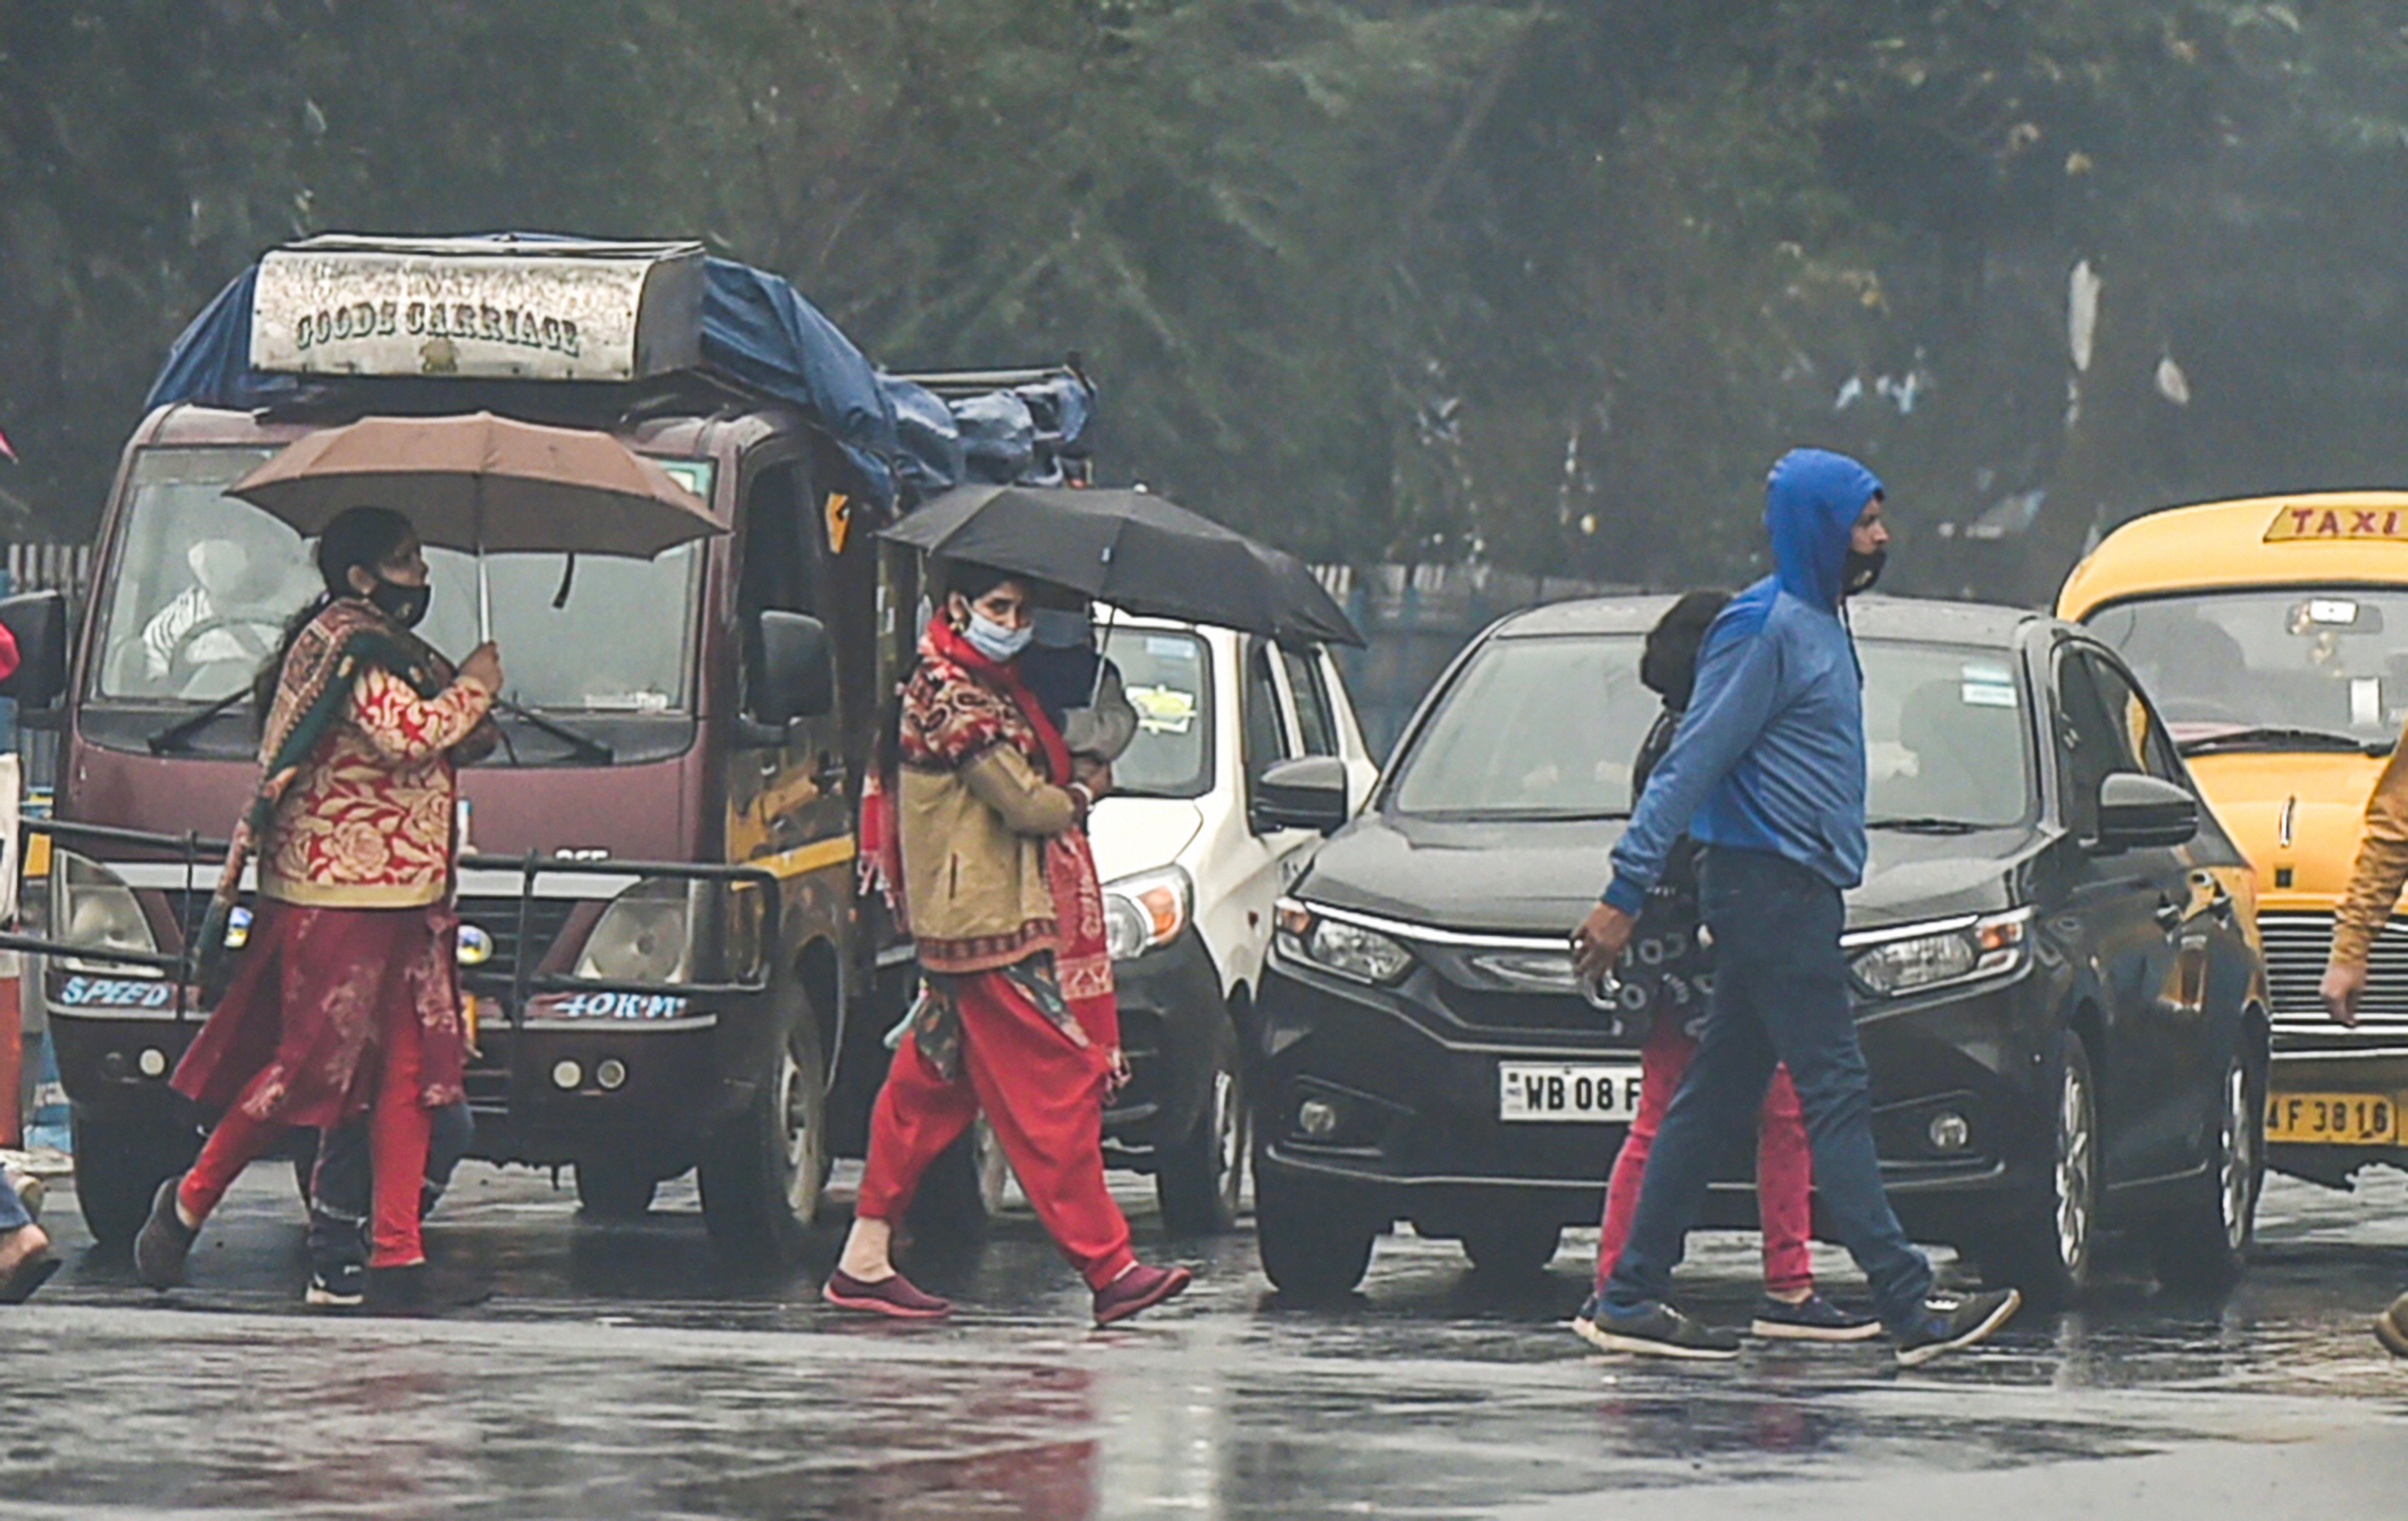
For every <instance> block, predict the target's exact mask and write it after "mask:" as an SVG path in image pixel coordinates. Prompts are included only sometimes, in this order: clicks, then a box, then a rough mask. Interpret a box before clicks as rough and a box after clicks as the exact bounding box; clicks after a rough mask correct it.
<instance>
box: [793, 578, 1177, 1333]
mask: <svg viewBox="0 0 2408 1521" xmlns="http://www.w3.org/2000/svg"><path fill="white" fill-rule="evenodd" d="M949 580H950V587H949V590H948V592H947V595H946V597H945V601H944V605H943V606H942V607H941V608H940V609H939V610H938V612H937V614H936V616H935V617H934V618H933V619H931V620H930V622H929V624H928V629H927V633H926V635H925V637H924V639H922V642H921V646H920V664H919V667H918V668H917V670H915V671H914V672H913V674H912V677H911V681H910V684H909V686H908V687H907V689H906V690H905V693H904V698H903V710H902V715H901V724H900V732H899V734H898V736H897V754H898V757H899V761H900V786H899V789H898V797H897V802H898V805H899V812H900V818H899V829H898V833H899V836H900V843H901V847H902V877H903V886H904V903H903V907H904V911H905V912H906V914H907V915H908V918H909V921H910V927H911V932H912V938H913V940H914V942H915V943H916V945H917V947H918V952H919V957H920V967H921V971H922V977H923V983H924V991H923V993H922V996H921V999H920V1002H919V1004H918V1006H917V1007H916V1008H915V1009H914V1011H913V1013H912V1019H911V1023H910V1033H909V1034H907V1035H906V1036H905V1037H904V1038H903V1041H902V1044H901V1045H900V1047H899V1048H898V1049H897V1050H896V1053H895V1059H894V1062H893V1064H892V1066H891V1067H890V1068H889V1069H888V1072H887V1078H886V1085H885V1087H884V1088H883V1089H882V1090H881V1091H880V1093H879V1096H878V1104H877V1107H876V1109H875V1110H874V1111H873V1112H872V1113H871V1117H870V1134H869V1161H868V1166H867V1171H866V1172H865V1173H864V1175H863V1178H862V1184H861V1194H860V1200H859V1203H858V1204H857V1205H856V1207H855V1210H854V1216H853V1232H852V1234H851V1235H850V1236H849V1237H848V1238H847V1239H846V1241H845V1246H844V1253H843V1256H841V1257H840V1258H839V1261H838V1264H837V1268H836V1270H835V1271H834V1272H832V1273H831V1274H830V1275H829V1277H828V1281H827V1284H826V1285H825V1288H824V1297H825V1299H827V1301H828V1302H829V1303H830V1304H833V1305H836V1306H838V1307H839V1308H841V1309H846V1310H854V1311H860V1312H864V1313H874V1314H882V1315H888V1316H892V1317H895V1318H897V1319H931V1318H934V1317H936V1316H939V1315H943V1314H945V1313H948V1312H950V1311H951V1310H952V1308H953V1307H952V1306H951V1305H950V1304H948V1303H947V1302H946V1301H945V1300H943V1299H938V1298H937V1297H936V1296H934V1295H931V1294H927V1293H925V1292H923V1291H922V1290H920V1289H919V1288H918V1287H916V1286H915V1285H913V1284H911V1283H910V1281H909V1280H908V1279H906V1278H904V1276H903V1275H902V1274H901V1273H899V1272H897V1271H896V1270H895V1266H894V1263H893V1262H892V1260H890V1256H889V1253H890V1250H891V1247H892V1243H893V1240H894V1222H895V1221H896V1220H898V1219H900V1218H901V1217H902V1214H903V1212H904V1211H905V1210H906V1209H907V1208H908V1207H909V1206H910V1201H911V1196H912V1194H913V1192H914V1191H915V1190H916V1189H917V1187H918V1185H919V1183H920V1179H921V1176H922V1175H923V1174H924V1173H925V1171H926V1170H927V1168H928V1166H929V1164H931V1163H932V1162H934V1161H935V1160H936V1159H937V1157H938V1156H939V1155H940V1154H941V1153H942V1152H943V1151H944V1150H945V1148H946V1147H948V1146H950V1145H952V1144H953V1141H955V1140H957V1139H958V1138H959V1137H960V1136H961V1134H962V1133H963V1131H965V1130H966V1129H968V1126H969V1125H970V1123H971V1122H972V1121H973V1120H975V1119H976V1118H977V1117H978V1116H979V1114H980V1113H981V1112H983V1113H984V1114H985V1115H986V1117H987V1119H988V1121H989V1122H990V1123H991V1124H992V1125H993V1126H994V1127H995V1133H996V1140H997V1141H999V1142H1000V1143H1001V1145H1002V1147H1003V1153H1004V1155H1005V1157H1006V1158H1007V1159H1008V1160H1009V1161H1010V1162H1011V1168H1012V1171H1013V1172H1014V1173H1015V1174H1016V1175H1017V1176H1018V1177H1019V1179H1020V1184H1021V1187H1022V1188H1023V1189H1024V1190H1025V1191H1026V1193H1027V1195H1028V1199H1029V1202H1030V1204H1031V1205H1033V1206H1034V1207H1035V1208H1036V1211H1037V1214H1038V1217H1039V1219H1040V1220H1042V1221H1043V1222H1044V1225H1045V1228H1046V1229H1047V1230H1048V1231H1050V1232H1051V1233H1052V1234H1053V1237H1054V1242H1055V1244H1056V1245H1058V1246H1059V1247H1060V1248H1061V1250H1062V1254H1063V1256H1066V1257H1068V1258H1069V1260H1070V1262H1071V1264H1072V1265H1073V1266H1075V1267H1076V1268H1078V1269H1079V1270H1080V1272H1081V1273H1082V1275H1083V1276H1084V1277H1085V1279H1086V1281H1087V1284H1088V1287H1089V1288H1090V1289H1092V1290H1093V1291H1094V1293H1095V1316H1096V1322H1097V1324H1098V1325H1109V1324H1111V1322H1113V1321H1117V1320H1125V1319H1126V1318H1128V1317H1129V1316H1131V1315H1134V1314H1136V1313H1139V1312H1140V1311H1143V1310H1146V1309H1150V1308H1152V1307H1153V1306H1154V1305H1157V1304H1160V1303H1161V1302H1163V1301H1164V1300H1165V1299H1170V1298H1171V1297H1172V1296H1174V1295H1176V1294H1178V1293H1180V1292H1181V1291H1182V1290H1183V1289H1184V1288H1186V1286H1187V1284H1188V1283H1189V1274H1188V1272H1187V1270H1185V1269H1183V1268H1169V1269H1164V1268H1153V1267H1147V1266H1145V1265H1144V1264H1141V1263H1140V1262H1139V1261H1138V1260H1137V1258H1136V1256H1134V1255H1132V1254H1131V1252H1130V1250H1129V1231H1128V1222H1127V1221H1126V1220H1125V1218H1123V1216H1122V1214H1121V1212H1120V1207H1119V1206H1118V1205H1116V1204H1115V1203H1113V1202H1112V1197H1111V1192H1110V1190H1108V1189H1107V1188H1106V1187H1105V1184H1104V1163H1103V1108H1104V1100H1105V1098H1106V1096H1107V1095H1108V1094H1109V1093H1110V1092H1111V1090H1112V1089H1113V1087H1114V1086H1116V1085H1117V1083H1120V1082H1121V1081H1123V1080H1125V1076H1126V1066H1125V1061H1124V1059H1123V1057H1122V1055H1121V1052H1120V1033H1119V1017H1118V1013H1117V1010H1116V1007H1115V1005H1114V1003H1113V999H1112V974H1111V954H1110V953H1109V952H1108V951H1107V950H1106V949H1105V944H1104V914H1103V894H1102V891H1101V889H1100V887H1099V885H1098V883H1097V877H1096V867H1095V860H1094V857H1093V856H1092V855H1091V854H1089V853H1088V850H1087V842H1086V835H1085V823H1086V817H1087V813H1088V811H1089V810H1090V809H1091V808H1092V807H1093V806H1094V804H1095V802H1096V800H1097V797H1098V796H1101V795H1102V794H1103V793H1104V792H1106V791H1108V790H1109V789H1110V786H1111V776H1110V770H1109V768H1098V767H1097V766H1095V765H1094V764H1092V763H1082V764H1080V765H1079V766H1078V767H1077V768H1076V769H1075V770H1074V767H1073V762H1072V759H1071V755H1070V753H1069V751H1068V747H1067V746H1066V745H1065V744H1064V743H1063V740H1062V736H1061V734H1060V732H1059V731H1058V730H1057V729H1056V727H1055V726H1054V723H1053V721H1052V720H1051V719H1050V718H1048V717H1047V715H1046V712H1045V709H1044V707H1043V705H1042V704H1041V703H1040V702H1039V700H1038V698H1037V696H1035V695H1034V694H1032V693H1031V692H1030V691H1029V689H1028V687H1027V685H1026V683H1025V682H1023V681H1022V679H1021V676H1020V672H1019V670H1018V668H1017V661H1018V657H1019V655H1020V653H1021V652H1022V651H1023V650H1025V648H1026V647H1027V646H1028V643H1029V641H1030V639H1031V638H1032V636H1033V634H1034V628H1033V624H1032V620H1031V616H1030V606H1029V603H1030V596H1029V593H1030V585H1029V583H1028V581H1025V580H1024V579H1021V578H1017V577H1014V576H1011V575H1008V574H1007V573H1005V572H1003V571H1000V570H995V569H990V568H987V567H981V566H975V565H968V564H961V563H958V562H957V563H955V564H954V565H953V567H952V568H951V574H950V577H949Z"/></svg>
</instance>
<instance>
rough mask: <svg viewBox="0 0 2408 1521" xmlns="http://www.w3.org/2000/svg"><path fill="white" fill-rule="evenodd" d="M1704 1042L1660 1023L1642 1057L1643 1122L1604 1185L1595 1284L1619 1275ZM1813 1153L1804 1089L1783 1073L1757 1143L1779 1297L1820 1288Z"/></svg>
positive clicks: (1770, 1270) (1760, 1194) (1634, 1124)
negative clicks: (1650, 1167) (1642, 1197)
mask: <svg viewBox="0 0 2408 1521" xmlns="http://www.w3.org/2000/svg"><path fill="white" fill-rule="evenodd" d="M1697 1054H1698V1042H1697V1041H1695V1040H1691V1039H1689V1037H1687V1036H1685V1035H1684V1034H1682V1033H1681V1030H1680V1027H1679V1026H1676V1025H1672V1024H1670V1023H1665V1024H1659V1025H1657V1026H1656V1029H1655V1033H1653V1034H1651V1035H1650V1036H1649V1037H1648V1038H1647V1044H1646V1047H1645V1048H1644V1049H1643V1050H1641V1052H1640V1054H1639V1117H1638V1118H1637V1119H1635V1120H1633V1121H1631V1123H1630V1134H1629V1136H1628V1137H1627V1138H1626V1139H1625V1140H1624V1141H1623V1142H1622V1151H1621V1153H1620V1154H1619V1155H1616V1156H1615V1157H1614V1159H1613V1178H1612V1179H1611V1180H1610V1181H1609V1182H1608V1183H1607V1184H1606V1187H1605V1220H1604V1223H1603V1229H1602V1234H1600V1235H1599V1237H1598V1243H1597V1281H1598V1283H1599V1284H1603V1283H1604V1282H1605V1281H1606V1280H1607V1279H1608V1278H1610V1277H1612V1276H1613V1263H1614V1259H1615V1258H1616V1257H1619V1256H1622V1243H1623V1242H1624V1241H1626V1240H1627V1239H1628V1238H1629V1235H1630V1217H1631V1216H1632V1215H1633V1214H1635V1213H1637V1212H1638V1210H1639V1182H1640V1180H1641V1178H1642V1177H1644V1176H1645V1175H1646V1172H1647V1153H1648V1151H1649V1150H1650V1149H1651V1148H1652V1147H1653V1146H1654V1145H1655V1143H1656V1130H1657V1129H1658V1128H1659V1127H1660V1126H1662V1125H1663V1123H1664V1112H1665V1111H1666V1110H1667V1109H1669V1108H1670V1107H1671V1103H1672V1095H1673V1093H1674V1092H1676V1091H1677V1090H1678V1089H1679V1088H1680V1086H1681V1074H1682V1073H1684V1072H1685V1071H1687V1070H1688V1069H1689V1058H1691V1057H1692V1056H1695V1055H1697ZM1813 1186H1814V1154H1813V1152H1812V1151H1811V1150H1809V1149H1808V1147H1807V1144H1806V1120H1805V1115H1804V1112H1803V1111H1801V1110H1800V1109H1799V1104H1798V1089H1797V1088H1796V1087H1795V1086H1794V1085H1793V1084H1792V1083H1790V1081H1789V1069H1788V1068H1786V1067H1783V1068H1777V1069H1774V1071H1773V1074H1772V1083H1771V1085H1770V1087H1768V1088H1767V1089H1766V1090H1765V1093H1764V1120H1763V1124H1762V1126H1760V1127H1759V1128H1758V1130H1757V1132H1756V1214H1757V1216H1758V1217H1759V1218H1760V1219H1761V1220H1762V1222H1763V1225H1764V1286H1765V1288H1766V1289H1767V1290H1768V1291H1769V1292H1771V1293H1775V1294H1794V1293H1796V1292H1797V1291H1798V1290H1799V1289H1811V1288H1813V1286H1814V1264H1813V1256H1812V1254H1811V1253H1810V1252H1809V1251H1808V1250H1807V1245H1806V1242H1807V1239H1808V1238H1809V1237H1810V1236H1811V1235H1812V1234H1813V1224H1814V1221H1813Z"/></svg>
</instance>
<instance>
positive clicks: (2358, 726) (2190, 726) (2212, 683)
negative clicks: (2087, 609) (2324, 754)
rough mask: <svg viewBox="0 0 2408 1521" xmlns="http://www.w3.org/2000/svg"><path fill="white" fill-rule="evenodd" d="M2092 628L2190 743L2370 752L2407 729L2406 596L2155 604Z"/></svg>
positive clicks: (2335, 594) (2303, 592) (2337, 592)
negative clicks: (2280, 743) (2327, 741)
mask: <svg viewBox="0 0 2408 1521" xmlns="http://www.w3.org/2000/svg"><path fill="white" fill-rule="evenodd" d="M2089 627H2090V631H2091V632H2092V633H2094V634H2096V635H2097V636H2098V637H2099V638H2100V639H2101V640H2102V641H2104V642H2105V643H2107V644H2109V645H2111V646H2113V647H2114V650H2115V651H2116V653H2119V654H2121V655H2122V656H2123V657H2124V659H2125V660H2126V662H2128V664H2129V665H2130V666H2131V667H2132V669H2133V671H2134V672H2135V673H2136V674H2138V675H2139V677H2140V678H2141V682H2142V684H2143V686H2146V687H2147V688H2148V689H2149V696H2152V697H2154V698H2155V699H2157V707H2158V710H2160V711H2162V712H2163V713H2164V714H2165V717H2166V726H2167V727H2168V728H2170V729H2171V730H2172V731H2173V732H2174V733H2175V734H2176V735H2178V736H2179V737H2181V738H2183V739H2200V738H2203V737H2206V736H2210V735H2214V734H2215V733H2217V732H2219V731H2226V730H2232V729H2242V728H2247V729H2269V730H2307V731H2311V732H2314V733H2321V734H2334V735H2341V736H2344V737H2346V738H2349V739H2359V740H2365V741H2370V742H2372V741H2380V740H2388V739H2392V738H2394V737H2396V736H2397V735H2398V734H2399V732H2400V726H2401V722H2402V721H2403V720H2408V591H2401V590H2387V591H2377V590H2371V589H2365V588H2358V587H2338V586H2337V587H2329V588H2325V587H2300V586H2294V587H2287V588H2285V589H2283V590H2279V591H2262V592H2214V593H2204V594H2198V595H2188V596H2167V597H2156V598H2152V599H2150V600H2149V601H2146V602H2127V603H2124V604H2121V605H2120V606H2117V607H2112V608H2109V609H2107V610H2104V611H2102V612H2098V613H2094V614H2092V615H2091V617H2090V620H2089Z"/></svg>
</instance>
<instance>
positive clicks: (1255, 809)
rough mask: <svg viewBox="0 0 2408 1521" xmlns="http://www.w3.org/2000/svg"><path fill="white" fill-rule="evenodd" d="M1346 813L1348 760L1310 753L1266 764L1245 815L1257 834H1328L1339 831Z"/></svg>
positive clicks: (1255, 785)
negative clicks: (1306, 831)
mask: <svg viewBox="0 0 2408 1521" xmlns="http://www.w3.org/2000/svg"><path fill="white" fill-rule="evenodd" d="M1346 815H1347V807H1346V763H1345V762H1344V761H1341V760H1340V759H1339V758H1338V757H1337V756H1335V755H1307V756H1304V757H1302V758H1301V759H1298V760H1283V761H1280V762H1278V763H1276V764H1274V765H1271V766H1267V767H1265V768H1263V774H1262V775H1261V776H1259V777H1256V778H1255V779H1254V801H1253V803H1252V805H1251V806H1250V807H1249V808H1248V810H1247V815H1246V817H1247V822H1248V823H1249V824H1251V825H1253V826H1254V833H1256V834H1258V835H1267V834H1269V833H1271V832H1272V831H1274V830H1277V829H1311V830H1313V831H1315V832H1316V833H1319V834H1325V835H1327V834H1335V833H1337V832H1338V830H1339V829H1340V827H1341V826H1342V825H1344V824H1345V823H1346Z"/></svg>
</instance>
